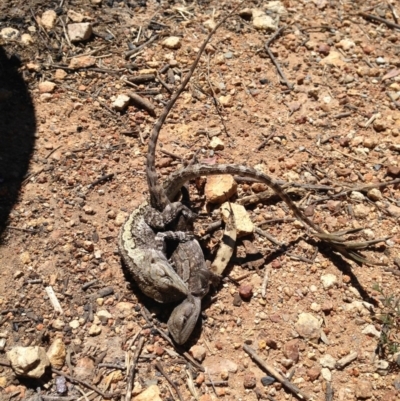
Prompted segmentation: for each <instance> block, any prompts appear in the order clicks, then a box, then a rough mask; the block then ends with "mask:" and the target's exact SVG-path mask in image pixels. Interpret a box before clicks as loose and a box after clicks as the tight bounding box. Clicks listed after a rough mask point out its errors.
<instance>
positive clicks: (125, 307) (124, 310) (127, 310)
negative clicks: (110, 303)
mask: <svg viewBox="0 0 400 401" xmlns="http://www.w3.org/2000/svg"><path fill="white" fill-rule="evenodd" d="M134 307H135V305H134V304H133V303H131V302H126V301H123V302H118V303H117V304H116V305H115V309H116V311H117V313H118V314H119V316H121V315H122V316H123V317H127V316H129V315H131V314H132V312H133V308H134Z"/></svg>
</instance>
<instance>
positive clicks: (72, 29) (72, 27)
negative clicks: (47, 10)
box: [67, 22, 92, 42]
mask: <svg viewBox="0 0 400 401" xmlns="http://www.w3.org/2000/svg"><path fill="white" fill-rule="evenodd" d="M67 29H68V36H69V40H70V41H71V42H81V41H83V40H88V39H89V38H90V37H91V36H92V25H91V24H89V23H88V22H81V23H77V24H68V26H67Z"/></svg>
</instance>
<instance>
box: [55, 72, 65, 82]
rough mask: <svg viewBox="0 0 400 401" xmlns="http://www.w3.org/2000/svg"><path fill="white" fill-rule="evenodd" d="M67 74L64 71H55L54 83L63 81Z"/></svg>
mask: <svg viewBox="0 0 400 401" xmlns="http://www.w3.org/2000/svg"><path fill="white" fill-rule="evenodd" d="M67 75H68V74H67V73H66V72H65V71H64V70H60V69H57V70H56V72H55V73H54V80H55V81H63V80H64V78H65V77H66V76H67Z"/></svg>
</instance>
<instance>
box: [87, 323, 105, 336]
mask: <svg viewBox="0 0 400 401" xmlns="http://www.w3.org/2000/svg"><path fill="white" fill-rule="evenodd" d="M101 330H102V327H101V326H100V325H97V324H92V325H91V326H90V329H89V336H92V337H95V336H98V335H99V334H100V333H101Z"/></svg>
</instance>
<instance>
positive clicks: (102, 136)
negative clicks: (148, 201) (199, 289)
mask: <svg viewBox="0 0 400 401" xmlns="http://www.w3.org/2000/svg"><path fill="white" fill-rule="evenodd" d="M237 4H238V2H236V1H222V2H217V1H214V0H211V1H207V2H205V1H199V2H192V1H186V2H184V1H183V2H175V1H161V2H158V1H154V0H148V1H144V0H139V1H136V0H127V1H117V0H91V1H90V2H89V1H83V0H61V1H57V2H48V1H44V0H37V1H35V2H26V1H22V0H9V1H6V2H1V3H0V16H1V18H0V121H1V126H0V229H1V232H2V237H1V247H0V273H1V274H0V399H5V400H11V399H13V400H14V399H27V400H29V399H30V400H32V401H33V400H35V399H43V400H57V401H58V400H65V401H66V400H68V399H71V400H72V399H74V400H75V399H79V398H81V399H91V400H92V399H98V400H99V399H102V398H103V399H104V398H109V397H114V398H116V399H121V398H122V397H125V395H126V393H127V382H129V380H128V377H129V378H130V380H131V381H132V382H131V383H130V384H129V386H131V387H129V393H130V394H132V399H133V400H134V399H135V397H139V398H137V399H140V397H142V398H141V399H142V400H143V399H146V397H150V396H151V397H153V399H156V398H155V397H159V399H163V400H167V399H177V397H178V398H181V399H185V400H190V399H193V400H194V399H196V400H201V401H207V400H214V399H217V398H218V399H219V398H220V399H229V400H240V399H256V398H258V399H270V400H271V399H272V400H277V401H279V400H286V399H288V397H290V396H291V395H289V394H290V393H289V392H288V391H289V390H287V389H286V387H285V386H284V385H282V384H281V383H280V382H279V381H277V380H276V378H274V377H272V375H273V373H271V372H273V371H276V372H277V373H278V375H281V377H282V378H283V379H284V381H285V382H289V383H290V385H291V386H294V387H292V388H294V389H297V390H296V391H297V392H296V391H295V392H296V394H297V395H300V397H301V395H302V394H303V395H305V397H309V399H312V400H322V399H333V400H335V399H338V400H342V399H343V400H358V399H360V400H361V399H370V400H388V401H390V400H395V399H398V398H399V395H400V374H399V365H400V356H399V354H398V351H397V349H396V347H397V346H398V343H399V334H398V319H399V318H398V299H399V297H400V294H399V285H398V277H399V275H400V263H399V259H398V258H399V245H400V232H399V230H400V229H399V221H400V187H399V180H400V100H399V98H400V83H399V82H400V39H399V38H400V37H399V21H398V15H399V13H400V8H399V5H398V2H396V1H394V0H388V1H386V2H379V1H372V0H371V1H368V0H367V1H365V2H362V4H361V3H356V2H347V1H342V2H339V1H325V0H313V1H305V0H304V1H294V0H285V1H282V2H280V1H270V2H256V1H247V2H246V5H245V7H246V8H245V7H244V6H243V8H242V9H241V11H240V12H239V13H238V15H237V16H236V17H234V18H231V19H230V20H229V21H228V22H227V23H225V24H224V25H223V27H221V28H220V30H219V31H218V32H217V34H216V35H215V37H214V38H213V40H212V42H211V44H210V45H208V46H207V49H206V53H207V57H203V58H202V60H201V62H200V65H199V67H198V69H197V71H196V72H195V77H194V79H193V80H192V81H191V83H190V89H189V90H187V91H186V92H185V93H184V94H183V95H182V96H181V98H180V99H179V100H178V102H177V105H176V106H175V108H174V109H173V111H172V113H171V114H170V116H169V118H168V120H167V122H166V125H165V126H164V128H163V131H162V133H161V137H160V142H161V143H160V146H159V152H158V158H157V164H158V165H157V167H158V168H159V169H160V171H161V173H162V175H163V177H166V176H167V175H169V174H170V173H171V172H173V171H175V170H176V169H177V168H179V167H181V166H182V165H183V164H185V163H188V162H190V161H191V160H192V159H193V157H194V156H196V157H197V159H199V160H200V161H201V162H203V163H215V162H218V163H223V162H235V163H241V164H247V165H249V166H253V167H254V166H255V167H256V168H258V169H261V170H264V171H265V172H266V173H267V174H270V175H272V176H274V177H276V179H278V180H282V181H284V182H286V183H287V184H286V185H287V191H288V192H289V193H291V194H292V196H293V199H295V200H297V201H299V202H298V204H299V205H300V206H302V208H303V210H304V211H305V212H306V214H307V216H308V217H310V218H311V219H312V220H313V221H314V222H315V223H316V224H318V225H320V226H321V227H323V228H324V229H326V230H327V231H329V232H340V231H345V230H349V229H354V230H356V229H358V228H364V229H363V230H362V231H359V232H357V233H355V234H351V236H353V235H354V238H353V240H354V241H358V242H359V241H373V240H375V239H376V238H381V237H389V236H390V238H389V239H387V240H386V241H382V242H380V243H377V244H373V245H372V246H371V247H370V248H368V249H366V250H363V254H364V255H365V256H366V257H368V258H369V259H372V260H375V261H377V262H380V263H383V266H361V265H357V264H356V263H354V262H348V261H346V260H344V259H342V258H341V257H340V256H338V255H336V254H335V253H331V252H329V249H328V247H325V246H324V245H321V244H320V243H319V242H314V241H312V240H310V239H309V238H308V236H307V235H306V232H305V231H304V227H302V225H301V224H299V222H298V221H296V220H291V219H290V218H291V217H292V216H291V215H290V213H289V212H288V210H287V208H286V206H285V204H283V203H282V202H277V200H276V197H274V196H269V197H267V198H265V196H264V198H265V200H263V201H260V200H259V199H257V198H256V200H255V203H254V202H253V203H251V202H252V200H253V201H254V195H256V194H262V193H263V191H265V190H266V189H267V188H265V187H264V186H263V185H261V184H259V183H251V182H241V181H240V180H237V183H238V186H237V187H238V189H237V195H236V196H237V198H238V199H237V202H241V201H243V202H248V203H246V205H247V206H246V208H247V209H248V213H249V215H250V218H251V220H252V221H253V223H254V224H255V225H256V226H257V228H256V229H255V234H254V236H246V237H243V238H239V240H238V246H237V250H236V253H235V255H234V257H233V259H232V262H231V264H230V267H229V268H228V269H227V270H228V272H226V273H225V274H227V275H228V278H229V280H226V281H224V282H223V284H222V285H221V286H220V288H218V289H217V290H216V291H215V293H214V294H212V296H213V297H210V298H209V299H208V300H205V301H206V302H204V319H203V324H202V327H201V329H200V328H199V329H198V330H197V331H196V335H195V336H194V337H193V340H192V343H191V344H189V345H188V347H187V348H185V349H174V347H173V346H172V344H171V343H170V342H169V341H168V337H166V336H165V333H164V330H165V327H166V321H167V319H168V316H169V313H170V309H168V308H165V307H164V305H163V306H160V305H158V304H156V303H155V302H152V301H151V300H148V299H145V298H144V297H143V296H142V295H141V294H140V293H139V292H138V291H137V289H136V288H135V287H134V284H131V283H128V282H127V280H126V279H125V278H124V277H123V274H122V270H121V265H120V259H119V255H118V253H117V249H116V236H117V233H118V230H119V227H120V226H121V224H122V223H123V221H124V219H125V216H126V215H127V213H129V212H130V211H131V210H132V209H133V208H134V207H136V206H137V205H139V204H140V203H141V202H142V200H143V199H144V198H145V196H146V191H147V187H146V181H145V175H144V168H145V156H146V150H147V146H146V140H147V138H148V135H149V133H150V132H151V129H152V125H153V123H154V121H155V117H154V116H157V115H159V113H160V111H161V110H162V108H163V107H164V104H165V103H166V102H167V101H168V99H169V97H170V93H171V92H173V91H174V90H175V88H176V87H177V86H178V85H179V83H180V80H181V79H182V77H183V76H184V75H185V72H186V71H187V69H188V68H190V65H191V62H192V61H193V59H194V57H195V54H196V51H197V50H198V48H199V46H200V45H201V43H202V40H203V39H204V37H205V36H206V35H207V32H208V30H209V29H212V27H213V26H214V25H215V24H216V23H217V22H218V20H219V18H220V17H221V16H222V15H224V13H225V12H226V11H227V10H230V9H232V8H233V7H234V6H235V5H237ZM278 67H279V70H277V68H278ZM204 184H205V180H198V181H197V182H196V186H195V187H191V189H190V192H191V198H192V200H193V203H194V205H195V206H196V209H197V210H199V211H200V212H201V214H203V212H202V207H204V209H203V210H204V211H206V210H207V214H206V215H205V216H206V217H207V219H202V220H201V224H200V223H199V227H198V231H199V233H200V234H205V233H207V235H206V236H204V238H205V240H204V249H205V251H207V252H208V253H207V255H206V256H207V258H208V259H209V260H210V261H212V259H213V256H214V254H215V252H216V249H217V248H218V245H219V240H220V238H221V236H222V230H220V231H217V232H213V231H212V230H207V224H208V223H211V222H214V221H215V219H218V212H217V207H218V205H216V207H215V208H214V206H213V205H209V204H207V205H206V204H205V201H204ZM244 199H246V201H244ZM213 211H214V213H213ZM210 212H211V214H210ZM260 233H261V234H260ZM265 235H268V236H269V237H268V238H270V239H271V240H273V241H274V243H272V242H270V241H269V239H267V238H266V237H265ZM265 272H267V273H265ZM145 308H148V311H147V309H145ZM60 339H61V340H62V344H64V348H63V347H61V348H60V351H59V352H60V355H61V357H62V355H63V349H65V350H66V354H65V356H64V359H65V362H64V366H63V367H62V368H55V367H54V366H52V368H51V370H52V372H53V376H51V375H49V377H48V378H47V379H46V380H47V382H40V383H39V382H34V383H33V384H32V383H30V382H27V381H26V380H20V378H19V377H17V376H16V374H15V373H14V372H13V371H12V370H11V369H10V364H9V362H8V361H7V359H6V352H9V351H10V350H11V349H13V348H15V347H17V346H21V347H40V353H41V354H43V352H42V349H44V350H45V351H47V356H48V357H49V359H50V356H49V348H50V345H51V344H55V343H60ZM243 346H244V348H243ZM142 347H143V348H142ZM51 348H52V352H54V346H52V347H51ZM140 349H141V352H140ZM246 349H247V350H251V352H254V353H255V354H253V357H252V358H251V357H250V356H249V355H248V354H247V353H246V351H245V350H246ZM60 355H58V356H60ZM254 355H255V356H256V358H258V359H259V360H260V361H263V364H265V366H267V369H268V367H272V370H271V371H268V373H267V372H265V371H263V369H262V365H260V366H258V365H257V364H255V363H254V361H255V360H256V358H255V357H254ZM50 360H51V359H50ZM172 383H174V384H175V386H174V385H172ZM37 389H38V390H37ZM146 391H147V393H146ZM149 392H151V394H152V395H148V394H149ZM146 394H147V395H146ZM157 394H158V395H157ZM128 395H129V394H128Z"/></svg>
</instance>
